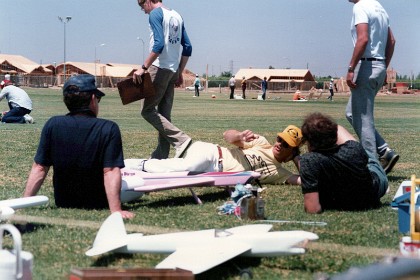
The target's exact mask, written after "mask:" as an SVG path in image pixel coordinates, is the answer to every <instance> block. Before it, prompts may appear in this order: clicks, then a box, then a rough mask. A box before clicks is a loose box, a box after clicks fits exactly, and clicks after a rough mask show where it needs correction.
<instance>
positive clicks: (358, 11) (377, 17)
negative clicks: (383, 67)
mask: <svg viewBox="0 0 420 280" xmlns="http://www.w3.org/2000/svg"><path fill="white" fill-rule="evenodd" d="M360 23H367V24H368V25H369V42H368V44H367V46H366V49H365V52H364V54H363V57H364V58H371V57H373V58H378V59H385V48H386V44H387V39H388V28H389V17H388V14H387V12H386V11H385V9H384V8H383V7H382V6H381V4H380V3H379V2H378V1H376V0H360V1H359V2H357V3H356V4H354V6H353V17H352V20H351V27H350V29H351V35H352V38H353V44H354V45H356V41H357V31H356V25H358V24H360Z"/></svg>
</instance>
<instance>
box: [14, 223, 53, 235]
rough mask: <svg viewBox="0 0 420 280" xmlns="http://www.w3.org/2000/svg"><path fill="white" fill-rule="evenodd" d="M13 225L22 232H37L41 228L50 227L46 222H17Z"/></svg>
mask: <svg viewBox="0 0 420 280" xmlns="http://www.w3.org/2000/svg"><path fill="white" fill-rule="evenodd" d="M13 225H14V226H15V227H16V228H17V229H18V230H19V232H20V233H21V234H25V233H32V232H36V231H37V230H39V229H43V228H46V227H48V225H45V224H33V223H15V224H13Z"/></svg>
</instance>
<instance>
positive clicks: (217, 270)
mask: <svg viewBox="0 0 420 280" xmlns="http://www.w3.org/2000/svg"><path fill="white" fill-rule="evenodd" d="M260 264H261V259H260V258H245V257H237V258H234V259H232V260H230V261H227V262H225V263H222V264H220V265H218V266H216V267H214V268H212V269H210V270H208V271H205V272H203V273H200V274H197V275H196V277H195V279H196V280H204V279H228V278H232V277H235V276H241V275H242V273H247V274H248V275H249V274H252V268H253V267H257V266H259V265H260Z"/></svg>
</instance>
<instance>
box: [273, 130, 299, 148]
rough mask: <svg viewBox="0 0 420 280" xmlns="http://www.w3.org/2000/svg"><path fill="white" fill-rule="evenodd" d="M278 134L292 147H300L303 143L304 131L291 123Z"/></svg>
mask: <svg viewBox="0 0 420 280" xmlns="http://www.w3.org/2000/svg"><path fill="white" fill-rule="evenodd" d="M277 135H278V136H279V137H280V138H282V139H283V140H284V141H286V142H287V144H289V145H290V146H291V147H299V146H300V144H301V143H302V131H301V130H300V128H299V127H297V126H294V125H289V126H288V127H286V129H285V130H283V132H279V133H277Z"/></svg>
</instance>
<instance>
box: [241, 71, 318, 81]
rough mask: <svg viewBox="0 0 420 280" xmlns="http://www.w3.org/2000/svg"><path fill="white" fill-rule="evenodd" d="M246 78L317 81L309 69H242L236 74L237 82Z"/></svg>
mask: <svg viewBox="0 0 420 280" xmlns="http://www.w3.org/2000/svg"><path fill="white" fill-rule="evenodd" d="M242 77H245V79H246V80H250V79H251V80H263V79H264V77H267V80H268V81H279V80H280V81H283V80H286V81H290V80H304V81H315V79H314V77H313V76H312V74H311V72H310V71H309V70H308V69H254V68H242V69H239V70H238V72H237V73H236V74H235V78H236V79H237V80H240V79H242Z"/></svg>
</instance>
